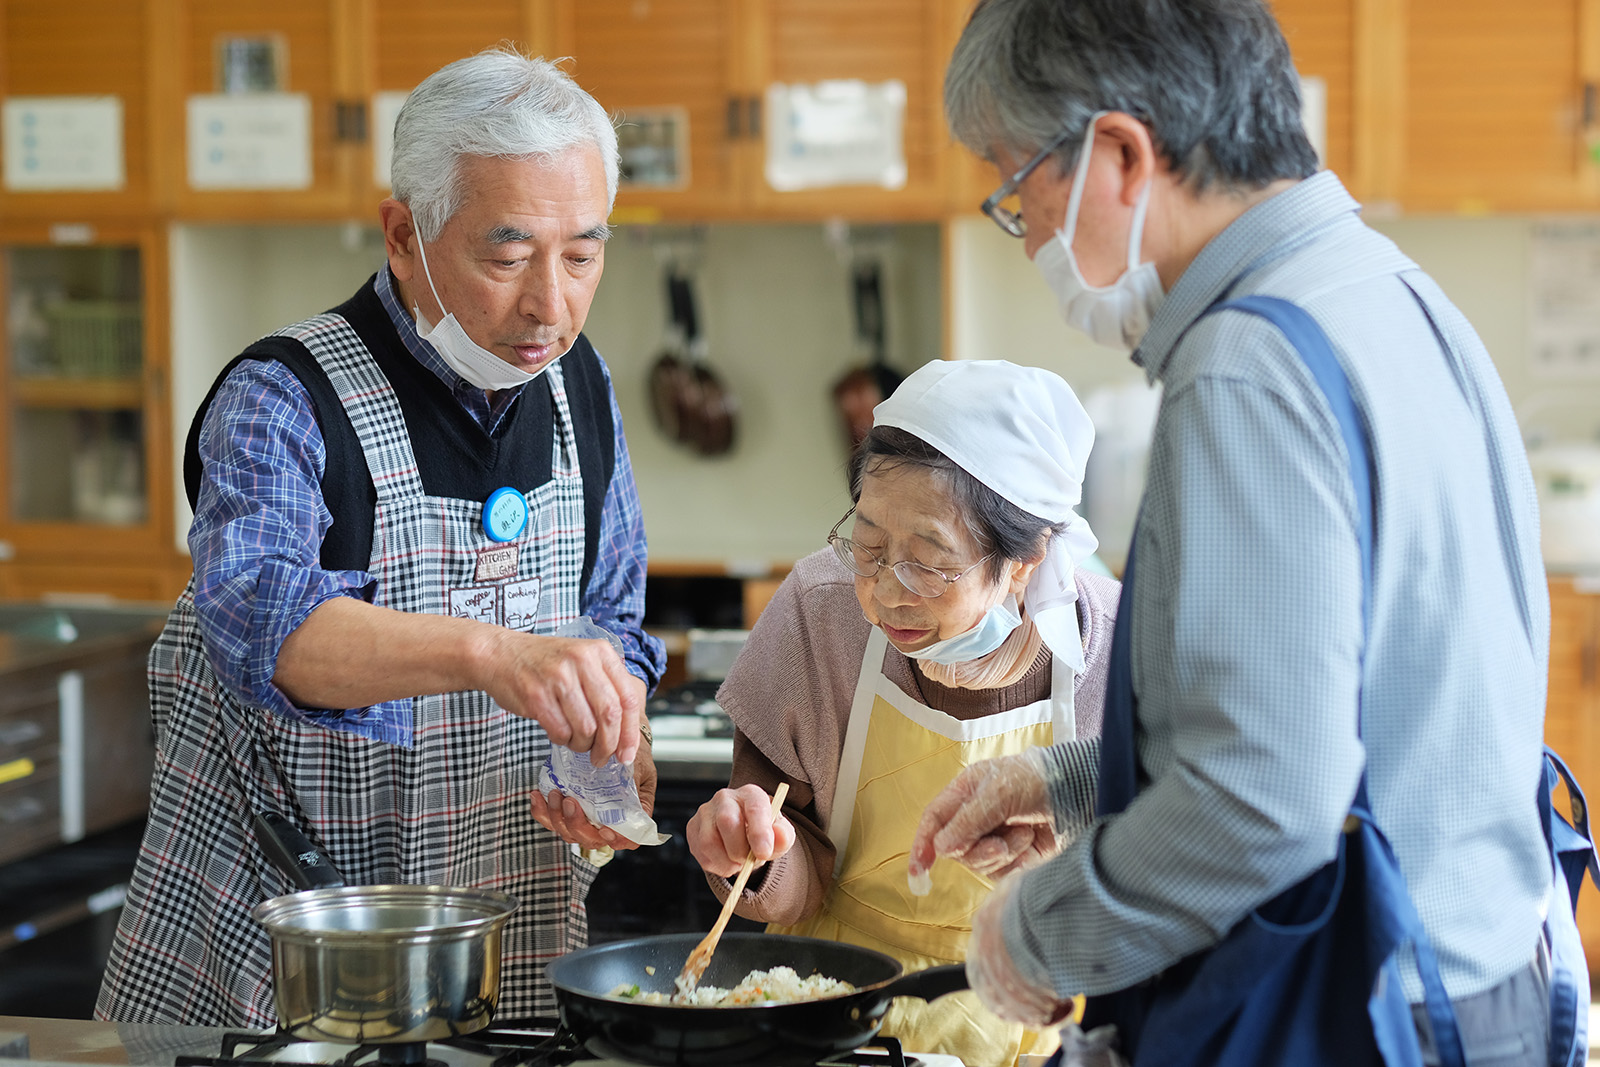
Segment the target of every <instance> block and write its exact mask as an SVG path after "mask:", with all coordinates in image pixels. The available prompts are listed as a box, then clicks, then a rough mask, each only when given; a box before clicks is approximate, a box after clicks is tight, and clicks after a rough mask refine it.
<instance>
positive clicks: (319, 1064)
mask: <svg viewBox="0 0 1600 1067" xmlns="http://www.w3.org/2000/svg"><path fill="white" fill-rule="evenodd" d="M312 1044H315V1045H318V1046H319V1047H327V1046H328V1045H329V1043H328V1042H308V1041H304V1040H303V1039H301V1038H298V1037H295V1036H294V1035H293V1034H288V1033H285V1032H283V1031H281V1030H280V1031H277V1032H275V1033H271V1034H250V1033H227V1034H224V1035H223V1037H222V1044H221V1051H220V1054H219V1055H216V1056H179V1057H177V1058H176V1059H175V1060H174V1067H261V1064H262V1063H264V1062H286V1063H289V1064H292V1067H452V1065H451V1064H450V1063H447V1062H446V1061H444V1060H441V1059H437V1058H435V1057H433V1056H430V1055H429V1049H430V1048H441V1049H456V1050H459V1051H461V1052H465V1053H468V1054H469V1055H473V1056H479V1057H482V1058H483V1059H484V1060H485V1063H484V1065H483V1067H565V1065H567V1064H578V1063H582V1062H584V1061H588V1060H592V1059H593V1057H592V1056H590V1054H589V1053H588V1051H587V1050H586V1049H584V1047H583V1046H582V1045H580V1044H579V1043H578V1042H577V1041H576V1040H575V1039H574V1038H573V1037H572V1035H571V1034H570V1033H569V1032H568V1031H567V1030H566V1029H565V1028H564V1027H562V1026H559V1025H557V1024H556V1023H554V1022H553V1021H546V1020H530V1021H528V1022H526V1023H523V1022H522V1021H517V1022H512V1023H509V1024H506V1025H503V1026H501V1027H490V1028H489V1029H486V1030H479V1031H477V1032H475V1033H472V1034H462V1035H458V1036H456V1037H449V1038H445V1039H443V1040H441V1041H434V1042H421V1041H417V1042H409V1043H395V1044H382V1045H351V1046H349V1051H348V1052H342V1053H338V1054H330V1055H329V1058H327V1059H324V1060H316V1061H307V1060H304V1059H302V1058H300V1057H296V1056H293V1055H289V1054H285V1050H287V1049H291V1048H292V1047H294V1046H297V1045H301V1046H304V1045H312ZM874 1046H875V1047H867V1048H859V1049H856V1050H855V1051H854V1052H844V1053H840V1054H838V1055H836V1056H830V1057H828V1058H827V1059H824V1060H820V1061H818V1063H817V1067H923V1064H922V1061H921V1060H919V1059H917V1058H916V1057H915V1056H910V1055H907V1054H906V1053H905V1052H904V1051H903V1050H902V1049H901V1047H900V1042H899V1041H897V1040H896V1039H894V1038H892V1037H879V1038H876V1039H875V1041H874Z"/></svg>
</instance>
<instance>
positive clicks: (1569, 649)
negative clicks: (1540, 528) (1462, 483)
mask: <svg viewBox="0 0 1600 1067" xmlns="http://www.w3.org/2000/svg"><path fill="white" fill-rule="evenodd" d="M1544 733H1545V743H1546V744H1548V745H1549V746H1550V747H1551V748H1553V749H1555V750H1556V751H1557V752H1558V753H1560V754H1561V757H1562V759H1564V760H1565V761H1566V763H1567V766H1568V767H1569V768H1571V770H1572V773H1573V775H1574V776H1575V777H1576V778H1577V779H1578V784H1579V785H1581V786H1583V787H1584V789H1585V790H1586V791H1587V793H1588V795H1589V800H1590V801H1591V802H1593V801H1595V800H1596V799H1600V582H1593V581H1591V582H1588V583H1580V582H1578V581H1576V580H1574V579H1573V578H1570V577H1552V578H1551V579H1550V695H1549V701H1548V703H1547V705H1546V709H1545V731H1544ZM1561 806H1563V807H1564V805H1561ZM1590 819H1591V820H1593V819H1594V816H1593V815H1592V814H1591V815H1590ZM1578 929H1579V931H1580V932H1581V933H1582V935H1583V947H1584V953H1585V954H1586V955H1587V956H1588V958H1589V970H1590V972H1591V973H1593V974H1595V975H1596V976H1597V977H1600V888H1597V887H1596V886H1594V885H1587V886H1585V887H1584V890H1583V892H1582V894H1581V895H1580V896H1579V898H1578Z"/></svg>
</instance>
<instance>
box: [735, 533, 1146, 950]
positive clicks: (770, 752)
mask: <svg viewBox="0 0 1600 1067" xmlns="http://www.w3.org/2000/svg"><path fill="white" fill-rule="evenodd" d="M1076 579H1077V585H1078V627H1079V630H1080V631H1081V633H1082V634H1083V639H1084V662H1085V668H1084V673H1083V674H1081V675H1079V676H1077V679H1076V686H1075V688H1074V690H1073V694H1074V716H1075V720H1076V727H1077V734H1078V737H1079V738H1085V737H1093V736H1095V735H1097V734H1099V732H1100V724H1101V720H1102V718H1103V713H1104V707H1105V687H1106V671H1107V668H1108V666H1109V663H1110V659H1111V631H1112V626H1113V625H1114V623H1115V621H1116V612H1117V597H1118V595H1119V593H1120V590H1121V586H1120V585H1119V584H1118V583H1117V582H1116V581H1115V580H1113V579H1110V578H1104V577H1101V576H1099V575H1095V574H1086V573H1084V572H1083V571H1081V570H1080V571H1079V572H1078V573H1077V576H1076ZM871 629H872V627H871V625H870V624H869V623H868V622H867V620H866V619H865V617H863V616H862V614H861V605H860V603H859V602H858V601H857V600H856V593H855V580H854V577H853V576H852V575H851V574H850V572H849V571H847V570H846V569H845V568H844V566H843V565H842V564H840V563H839V561H838V560H837V559H835V558H834V555H833V552H832V550H829V549H824V550H823V551H820V552H816V553H813V554H812V555H810V556H807V557H806V558H805V559H802V560H801V561H800V562H799V563H797V564H795V567H794V570H793V571H791V572H790V574H789V576H788V578H787V579H785V580H784V583H783V584H782V585H781V586H780V587H779V589H778V591H777V593H776V594H775V595H774V596H773V598H772V600H771V602H770V603H768V605H767V606H766V608H765V610H763V611H762V613H761V617H760V619H758V620H757V622H756V625H755V628H754V629H753V630H752V631H751V633H750V640H749V642H748V643H747V644H746V645H745V647H744V651H743V652H741V653H740V655H739V658H738V660H737V661H736V662H735V663H734V665H733V668H732V669H731V670H730V671H729V672H728V678H727V680H726V681H725V682H724V683H723V684H722V687H721V689H719V690H718V691H717V702H718V703H719V704H721V705H722V707H723V708H724V709H725V710H726V711H727V713H728V715H729V716H730V717H731V718H732V719H733V722H734V726H735V727H736V732H735V734H734V740H733V773H732V774H731V775H730V778H729V784H730V785H733V786H740V785H744V784H746V783H748V782H754V783H756V784H757V785H760V786H761V787H762V788H763V789H765V790H767V792H769V793H770V792H772V791H773V790H774V789H776V788H777V787H778V783H779V782H781V781H787V782H789V797H788V800H787V801H786V802H785V804H784V814H785V815H786V816H788V818H789V820H790V821H791V822H792V823H793V824H794V826H795V830H796V833H797V839H796V842H795V847H794V848H792V849H790V850H789V851H788V852H787V853H785V854H784V855H783V856H780V857H779V858H778V859H777V860H776V861H775V862H773V863H772V864H770V865H768V866H766V867H762V868H757V870H756V872H755V874H753V875H752V876H751V879H750V883H749V886H748V887H747V888H746V890H745V892H744V894H743V899H742V900H741V901H740V903H739V904H738V905H737V906H736V909H735V910H736V911H737V912H738V913H739V914H740V915H743V916H745V917H747V918H751V919H757V920H761V921H765V922H776V923H785V924H787V923H794V922H799V921H800V920H802V919H805V918H808V917H810V916H811V915H813V914H815V913H816V911H817V910H818V908H820V907H821V905H822V899H823V896H824V894H825V893H826V892H827V888H828V885H829V883H830V882H831V881H832V877H833V862H834V849H833V844H832V843H831V842H830V841H829V840H828V835H827V833H826V827H827V825H828V816H829V814H830V813H831V811H832V807H833V791H834V786H835V784H836V782H837V779H838V774H839V758H840V751H841V750H842V748H843V747H844V735H845V729H846V727H847V726H848V725H849V721H850V704H851V699H852V697H853V696H854V695H855V688H856V680H857V677H858V676H859V674H860V672H861V657H862V655H863V654H864V653H865V651H866V646H867V637H868V635H869V634H870V632H871ZM1050 662H1051V661H1050V651H1049V649H1048V648H1046V649H1043V650H1042V651H1041V652H1040V655H1039V658H1038V659H1037V660H1036V661H1035V662H1034V664H1033V666H1032V667H1031V668H1029V670H1028V673H1027V674H1025V675H1024V676H1023V677H1022V678H1021V679H1020V680H1018V681H1017V682H1016V683H1015V684H1013V685H1010V686H1005V687H1003V688H1000V689H953V688H948V687H946V686H942V685H939V684H938V683H936V682H934V681H931V680H930V679H928V678H926V677H924V676H923V675H922V674H921V673H920V672H919V671H918V670H917V669H916V667H915V665H914V663H913V661H912V660H911V659H909V658H907V657H906V656H904V655H902V654H900V653H899V652H898V651H896V649H895V648H894V646H893V645H891V646H889V649H888V652H887V653H886V655H885V657H884V663H883V670H884V674H885V675H886V676H887V677H888V678H889V680H890V681H892V682H893V683H894V684H895V685H897V686H899V687H900V689H901V690H902V691H903V692H905V693H906V695H908V696H910V697H912V698H913V699H915V700H917V701H919V702H921V703H923V704H926V705H927V706H928V707H931V708H934V709H937V710H939V711H942V712H944V713H945V714H947V715H950V716H951V717H953V718H957V719H976V718H981V717H982V716H985V715H993V714H995V713H997V712H1002V711H1008V710H1010V709H1012V708H1016V707H1021V706H1023V705H1025V704H1032V703H1034V702H1036V701H1039V700H1043V699H1045V698H1047V697H1048V696H1049V695H1050V684H1051V669H1050ZM928 799H929V800H930V801H931V800H932V799H933V798H932V797H931V796H930V797H929V798H928ZM707 881H708V882H709V883H710V885H711V888H712V890H713V891H714V892H716V894H717V897H718V899H725V898H726V897H727V895H728V890H729V888H730V883H729V881H728V879H725V878H718V877H714V876H708V877H707Z"/></svg>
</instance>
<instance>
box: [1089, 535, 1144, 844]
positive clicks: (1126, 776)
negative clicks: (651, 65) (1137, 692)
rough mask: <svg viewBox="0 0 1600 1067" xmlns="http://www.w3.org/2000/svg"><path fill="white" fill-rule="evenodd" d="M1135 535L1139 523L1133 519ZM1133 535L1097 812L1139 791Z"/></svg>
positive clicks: (1116, 632)
mask: <svg viewBox="0 0 1600 1067" xmlns="http://www.w3.org/2000/svg"><path fill="white" fill-rule="evenodd" d="M1133 528H1134V532H1135V535H1137V532H1138V529H1139V522H1138V520H1137V519H1135V520H1134V524H1133ZM1133 548H1134V546H1133V538H1130V539H1129V541H1128V560H1127V563H1126V564H1125V565H1124V566H1123V568H1122V594H1121V596H1120V597H1119V598H1118V600H1117V621H1116V622H1115V623H1114V624H1113V626H1112V629H1111V664H1110V669H1109V671H1108V672H1107V677H1106V704H1105V712H1104V715H1103V716H1102V719H1101V725H1100V779H1099V781H1098V783H1097V784H1096V786H1095V798H1094V813H1095V815H1097V816H1099V815H1114V814H1116V813H1117V812H1119V811H1123V810H1124V809H1126V808H1127V806H1128V805H1129V804H1131V803H1132V802H1133V797H1134V794H1135V793H1137V792H1138V791H1139V766H1138V760H1139V757H1138V751H1137V749H1136V748H1135V746H1134V739H1133V725H1134V716H1135V704H1136V702H1135V700H1134V697H1133V565H1134V559H1133V557H1134V551H1133Z"/></svg>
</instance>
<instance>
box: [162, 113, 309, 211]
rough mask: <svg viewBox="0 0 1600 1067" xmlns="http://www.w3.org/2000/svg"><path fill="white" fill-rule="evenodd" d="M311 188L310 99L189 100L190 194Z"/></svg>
mask: <svg viewBox="0 0 1600 1067" xmlns="http://www.w3.org/2000/svg"><path fill="white" fill-rule="evenodd" d="M310 186H311V98H310V97H308V96H306V95H305V94H304V93H246V94H234V95H224V94H210V95H196V96H191V97H189V187H190V188H191V189H306V188H309V187H310Z"/></svg>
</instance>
